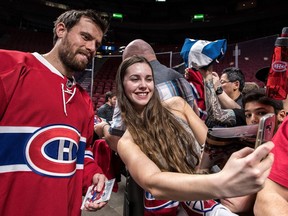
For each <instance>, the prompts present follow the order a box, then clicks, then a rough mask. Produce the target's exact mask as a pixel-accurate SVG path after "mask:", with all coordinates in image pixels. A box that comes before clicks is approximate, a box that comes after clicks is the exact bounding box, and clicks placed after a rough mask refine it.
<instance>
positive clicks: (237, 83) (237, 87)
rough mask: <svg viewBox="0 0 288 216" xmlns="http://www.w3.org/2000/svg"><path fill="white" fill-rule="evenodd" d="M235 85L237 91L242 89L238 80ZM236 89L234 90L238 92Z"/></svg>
mask: <svg viewBox="0 0 288 216" xmlns="http://www.w3.org/2000/svg"><path fill="white" fill-rule="evenodd" d="M234 85H235V87H236V89H239V88H240V82H239V81H238V80H236V81H235V82H234ZM236 89H235V88H234V89H233V90H236Z"/></svg>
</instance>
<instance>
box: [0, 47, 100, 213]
mask: <svg viewBox="0 0 288 216" xmlns="http://www.w3.org/2000/svg"><path fill="white" fill-rule="evenodd" d="M0 59H1V64H0V194H1V196H0V215H3V216H5V215H9V216H10V215H27V216H28V215H29V216H31V215H33V216H37V215H41V216H43V215H47V216H48V215H51V216H52V215H53V216H55V215H61V216H65V215H66V216H74V215H80V206H81V201H82V193H83V192H84V191H85V189H86V188H87V187H88V186H90V185H91V183H92V176H93V175H94V174H95V173H99V172H102V171H101V169H100V168H99V167H98V166H97V164H96V163H95V162H94V160H93V157H92V154H91V151H90V148H89V147H88V146H89V145H88V144H90V143H91V142H92V136H93V121H94V112H93V106H92V102H91V100H90V97H89V95H88V94H87V93H86V92H85V91H84V90H83V89H82V88H81V87H80V86H79V85H78V84H76V83H75V81H73V80H72V81H71V80H69V79H67V77H65V76H63V75H62V74H61V73H60V72H59V71H57V70H56V69H55V68H54V67H53V66H52V65H51V64H49V62H48V61H46V60H45V59H44V58H43V57H42V56H41V55H39V54H38V53H33V54H31V53H23V52H18V51H7V50H0ZM84 164H85V166H84ZM83 190H84V191H83Z"/></svg>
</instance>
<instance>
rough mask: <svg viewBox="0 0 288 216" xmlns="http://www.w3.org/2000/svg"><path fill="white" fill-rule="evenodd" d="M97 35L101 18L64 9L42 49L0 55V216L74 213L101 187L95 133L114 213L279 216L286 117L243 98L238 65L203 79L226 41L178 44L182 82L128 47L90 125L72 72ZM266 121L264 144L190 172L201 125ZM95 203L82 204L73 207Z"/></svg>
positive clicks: (197, 156) (275, 106) (92, 207)
mask: <svg viewBox="0 0 288 216" xmlns="http://www.w3.org/2000/svg"><path fill="white" fill-rule="evenodd" d="M108 28H109V19H107V18H105V17H103V16H101V15H100V14H98V13H97V12H95V11H93V10H69V11H66V12H64V13H63V14H61V15H60V16H59V17H58V18H57V20H56V21H55V23H54V29H53V33H54V36H53V44H54V45H53V48H52V49H51V51H50V52H48V53H46V54H39V53H37V52H34V53H24V52H21V51H11V50H0V58H1V59H2V64H1V66H0V101H1V103H0V145H1V150H0V183H1V186H0V192H1V194H2V195H3V196H1V198H0V215H35V216H37V215H63V216H65V215H66V216H74V215H75V216H76V215H78V216H79V215H81V209H80V207H81V204H82V196H83V195H85V193H86V191H87V188H88V187H89V186H90V185H95V186H96V190H97V191H98V192H100V191H102V190H103V188H104V186H105V182H106V181H107V180H108V179H107V176H105V173H104V172H103V170H102V169H101V166H100V165H99V164H97V162H96V161H97V160H94V159H95V157H94V156H93V152H92V148H93V143H94V140H95V136H94V135H95V134H94V133H96V134H97V136H98V137H97V139H105V142H107V144H108V145H109V148H111V150H113V151H114V152H116V153H117V155H119V156H120V158H121V160H122V162H123V163H124V164H125V167H126V169H127V170H126V192H125V199H124V200H125V203H123V205H124V211H123V215H125V216H134V215H137V216H141V215H145V216H150V215H151V216H152V215H159V216H160V215H169V216H176V215H178V216H180V215H191V216H194V215H195V216H196V215H206V216H216V215H217V216H229V215H231V216H233V215H245V216H248V215H254V214H255V215H257V216H260V215H261V216H263V215H264V216H265V215H267V216H272V215H285V214H287V212H288V205H287V202H288V189H287V188H288V170H287V163H288V158H287V154H288V147H287V146H288V145H287V142H288V138H287V135H286V133H287V130H288V125H287V124H288V122H287V121H288V120H287V118H285V117H286V114H287V110H285V106H284V103H283V101H279V100H274V99H272V98H269V97H268V96H267V95H266V94H265V88H260V87H259V86H257V85H256V87H255V85H253V87H246V90H245V92H244V89H245V83H246V82H245V76H244V73H243V72H242V71H241V69H240V68H236V67H227V68H226V69H224V70H223V71H221V72H219V71H218V72H216V71H214V69H213V65H214V64H215V62H216V61H218V60H219V59H221V58H222V57H223V56H224V53H225V50H226V40H218V41H214V42H209V41H203V40H192V39H189V40H186V41H185V43H184V46H183V50H182V52H181V55H182V57H183V61H184V62H185V65H186V67H187V68H186V70H185V71H186V76H184V75H183V74H181V73H179V72H177V71H175V70H173V69H171V68H168V67H166V66H165V65H163V64H161V63H160V61H158V59H157V57H156V54H155V51H154V50H153V48H152V46H151V45H150V44H149V43H148V42H146V41H144V40H142V39H135V40H133V41H131V42H130V43H129V44H128V45H127V46H126V47H125V49H124V51H123V53H122V63H121V64H120V65H119V68H118V71H117V75H116V80H115V82H116V92H107V93H106V101H105V104H104V105H103V106H102V107H99V109H98V110H96V114H97V117H100V118H101V119H102V121H101V122H95V121H94V119H95V110H94V108H93V104H92V100H91V98H90V96H89V95H88V93H87V92H86V91H85V90H84V89H83V88H82V87H81V86H80V85H79V84H77V83H76V81H75V78H74V74H75V73H78V72H81V71H84V70H85V69H86V67H87V65H88V64H89V63H90V62H91V60H92V59H93V58H94V56H95V55H96V50H97V48H99V46H100V45H101V42H102V40H103V37H104V35H105V34H106V32H107V30H108ZM186 42H187V44H188V45H187V44H186ZM195 44H197V48H195V47H196V46H195ZM207 44H208V45H209V46H206V45H207ZM199 46H200V47H201V49H200V50H205V49H210V51H211V50H212V51H213V55H211V56H208V57H209V58H207V56H204V54H203V53H198V52H199ZM184 47H185V49H184ZM187 47H188V48H187ZM207 53H210V52H205V55H207ZM211 53H212V52H211ZM266 76H267V77H265V78H263V77H262V76H261V79H262V80H263V82H266V81H267V79H269V77H268V75H266ZM195 86H196V87H195ZM247 86H248V84H247ZM251 86H252V85H251ZM255 88H256V89H257V90H254V89H255ZM251 89H253V90H251ZM267 113H274V114H275V115H276V121H275V125H276V130H275V134H274V136H273V138H272V140H271V141H268V142H266V143H264V144H262V145H260V146H259V147H257V148H256V149H253V148H250V147H244V148H242V149H241V150H239V151H236V152H234V153H232V154H231V156H230V158H229V160H228V161H227V162H226V164H225V166H224V167H223V168H222V169H219V170H215V169H214V170H213V171H211V172H208V173H201V174H199V173H197V168H198V166H199V163H200V161H201V158H202V153H203V149H204V147H205V141H206V138H207V133H208V132H209V129H210V128H216V127H235V126H243V125H251V124H258V123H259V121H260V118H261V117H262V116H264V115H265V114H267ZM36 147H37V148H36ZM112 196H113V194H112ZM106 204H107V201H105V202H100V203H97V202H90V203H85V205H84V210H86V211H98V210H101V209H102V208H103V207H105V205H106Z"/></svg>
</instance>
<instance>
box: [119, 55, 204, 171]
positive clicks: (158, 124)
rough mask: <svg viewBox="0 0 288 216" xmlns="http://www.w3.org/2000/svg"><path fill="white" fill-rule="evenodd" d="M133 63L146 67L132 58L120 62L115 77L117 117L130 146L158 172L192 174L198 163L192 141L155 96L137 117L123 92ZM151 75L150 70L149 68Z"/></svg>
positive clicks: (188, 134)
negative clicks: (140, 151)
mask: <svg viewBox="0 0 288 216" xmlns="http://www.w3.org/2000/svg"><path fill="white" fill-rule="evenodd" d="M136 63H143V64H148V65H149V66H150V64H149V62H148V61H147V60H146V59H145V58H144V57H140V56H132V57H131V58H128V59H126V60H124V61H123V62H122V64H121V65H120V66H119V68H118V72H117V76H116V87H117V102H118V104H119V107H120V110H121V117H122V120H123V122H124V123H125V125H126V127H127V129H128V130H129V132H130V133H131V135H132V137H133V139H134V142H135V143H136V144H137V145H138V146H139V147H140V149H141V150H142V151H143V152H144V153H145V154H146V155H147V156H148V157H149V158H150V159H151V160H152V161H153V162H154V163H155V164H157V166H158V167H159V168H160V169H161V170H162V171H171V172H184V173H193V172H194V168H195V165H197V164H198V162H199V157H198V154H197V153H196V152H195V149H196V147H195V145H198V144H197V143H196V142H195V138H194V137H193V136H191V133H189V132H188V131H187V130H186V129H185V128H184V127H183V126H182V125H181V124H180V122H179V120H177V119H176V118H175V116H174V115H173V114H172V113H171V112H170V111H169V110H168V109H166V108H165V107H164V106H163V105H162V104H161V101H160V98H159V95H158V92H157V90H156V87H155V91H154V93H153V95H152V98H151V99H150V101H149V102H148V104H147V105H146V106H145V108H144V112H143V116H140V114H139V113H137V112H136V111H135V109H134V107H133V105H132V104H131V102H130V100H129V99H128V98H127V96H126V94H125V92H124V86H123V80H124V76H125V74H126V72H127V69H128V67H130V66H131V65H133V64H136ZM150 68H151V71H152V73H153V69H152V67H151V66H150Z"/></svg>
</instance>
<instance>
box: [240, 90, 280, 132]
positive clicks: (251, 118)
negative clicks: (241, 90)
mask: <svg viewBox="0 0 288 216" xmlns="http://www.w3.org/2000/svg"><path fill="white" fill-rule="evenodd" d="M243 106H244V110H245V117H246V123H247V125H250V124H258V123H259V120H260V118H261V117H262V116H264V115H265V114H267V113H275V116H276V121H277V122H275V128H276V129H277V128H278V127H279V126H280V125H281V123H282V122H283V121H284V118H285V117H286V112H285V110H284V106H283V101H282V100H275V99H272V98H269V97H268V96H267V95H266V93H265V89H263V88H261V89H258V90H255V91H251V92H249V93H247V94H246V95H245V96H244V98H243Z"/></svg>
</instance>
